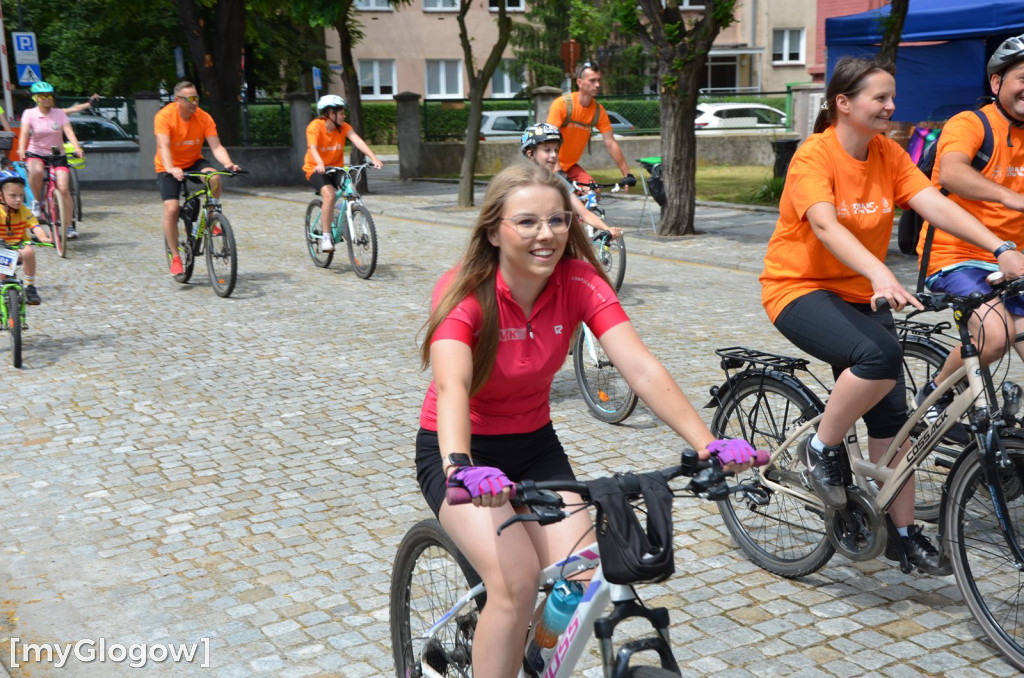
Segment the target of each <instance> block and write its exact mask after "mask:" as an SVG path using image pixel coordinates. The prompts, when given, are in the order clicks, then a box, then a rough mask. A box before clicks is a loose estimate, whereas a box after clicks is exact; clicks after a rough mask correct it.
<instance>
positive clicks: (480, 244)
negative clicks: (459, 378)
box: [420, 162, 610, 395]
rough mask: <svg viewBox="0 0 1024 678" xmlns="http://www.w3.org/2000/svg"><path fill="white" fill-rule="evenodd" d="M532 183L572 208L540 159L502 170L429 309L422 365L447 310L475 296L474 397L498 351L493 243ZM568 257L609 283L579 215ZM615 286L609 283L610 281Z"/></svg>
mask: <svg viewBox="0 0 1024 678" xmlns="http://www.w3.org/2000/svg"><path fill="white" fill-rule="evenodd" d="M527 186H548V187H550V188H553V189H555V190H557V191H558V192H559V194H560V195H561V197H562V208H563V209H564V210H566V211H567V212H572V202H571V201H570V199H569V193H568V192H567V191H566V189H565V184H564V183H563V182H562V180H561V179H559V178H558V177H557V176H555V175H554V174H553V173H552V172H550V171H549V170H548V169H547V168H545V167H541V166H540V165H537V164H535V163H532V162H530V163H526V162H523V163H519V164H517V165H512V166H511V167H508V168H506V169H504V170H502V171H501V172H499V173H498V174H497V175H496V176H495V177H494V178H493V179H492V180H491V183H490V185H489V186H488V187H487V193H486V194H485V195H484V204H483V206H482V207H481V208H480V215H479V216H478V217H477V219H476V224H475V225H474V227H473V233H472V234H471V235H470V238H469V245H468V246H467V247H466V251H465V253H463V255H462V258H461V259H460V260H459V264H458V265H457V269H456V273H455V276H454V278H453V280H452V281H451V283H450V284H449V285H448V288H447V289H446V290H445V292H444V294H443V295H442V296H441V298H440V299H439V300H438V302H437V306H436V307H435V308H434V310H433V311H431V313H430V318H429V319H428V320H427V323H426V328H427V331H426V337H425V339H424V341H423V345H422V346H421V347H420V359H421V363H422V366H423V369H426V368H427V367H429V366H430V343H431V340H432V339H433V337H434V333H435V332H436V331H437V328H438V327H439V326H440V325H441V323H442V322H443V321H444V319H445V318H447V317H448V314H449V313H451V312H452V309H454V308H455V307H456V306H458V304H459V303H460V302H462V300H463V299H465V298H466V297H468V296H470V295H474V296H476V299H477V302H478V303H479V304H480V310H481V312H482V315H483V326H482V327H481V331H480V334H479V336H478V337H477V342H476V346H474V347H473V381H472V384H471V386H470V395H475V394H476V393H477V391H479V390H480V389H481V388H482V387H483V385H484V384H486V383H487V380H488V379H489V378H490V376H491V370H493V369H494V360H495V356H496V355H497V352H498V301H497V297H496V296H495V290H494V288H495V281H496V278H497V273H498V254H499V250H498V248H497V247H496V246H494V245H492V244H491V241H490V236H491V235H493V234H494V233H495V232H496V231H497V230H498V227H499V226H500V224H501V216H502V213H503V212H504V211H505V203H506V202H507V201H508V199H509V196H511V195H512V194H513V193H515V192H516V191H518V190H519V189H521V188H525V187H527ZM562 256H563V257H568V258H570V259H583V260H585V261H589V262H590V263H591V264H592V265H593V266H594V268H595V269H597V272H598V274H599V275H600V276H601V277H602V278H604V280H605V281H606V282H608V276H607V275H605V272H604V269H603V268H602V267H601V265H600V264H598V263H597V260H596V259H595V258H594V249H593V246H592V245H591V243H590V240H589V239H588V238H587V235H586V233H585V232H584V230H583V225H582V224H581V223H580V221H579V219H576V218H574V219H573V220H572V225H571V226H570V228H569V239H568V241H567V242H566V245H565V252H564V254H563V255H562ZM609 284H610V283H609Z"/></svg>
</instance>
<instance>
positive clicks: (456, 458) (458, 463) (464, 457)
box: [444, 452, 473, 477]
mask: <svg viewBox="0 0 1024 678" xmlns="http://www.w3.org/2000/svg"><path fill="white" fill-rule="evenodd" d="M472 465H473V460H472V459H470V458H469V455H468V454H463V453H462V452H452V453H451V454H449V455H448V461H447V462H446V463H445V465H444V474H445V476H446V477H447V476H448V469H450V468H452V467H453V466H454V467H457V468H461V467H463V466H472Z"/></svg>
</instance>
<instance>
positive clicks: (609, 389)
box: [572, 325, 637, 424]
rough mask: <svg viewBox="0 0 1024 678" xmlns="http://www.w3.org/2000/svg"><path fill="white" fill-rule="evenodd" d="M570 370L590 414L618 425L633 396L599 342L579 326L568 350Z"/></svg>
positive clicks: (629, 409) (629, 410) (632, 405)
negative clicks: (571, 346) (569, 351)
mask: <svg viewBox="0 0 1024 678" xmlns="http://www.w3.org/2000/svg"><path fill="white" fill-rule="evenodd" d="M572 369H573V372H574V373H575V374H576V383H577V384H579V387H580V392H581V393H583V402H585V403H586V404H587V408H588V409H589V410H590V413H591V414H592V415H594V416H595V417H597V418H598V419H600V420H601V421H603V422H605V423H608V424H621V423H622V422H624V421H625V420H626V419H628V418H629V415H631V414H633V410H634V409H635V408H636V403H637V396H636V394H635V393H633V389H631V388H630V387H629V384H627V383H626V380H625V379H624V378H623V376H622V375H621V374H619V371H618V370H617V369H615V366H614V365H612V363H611V361H610V360H609V359H608V355H607V354H606V353H605V352H604V349H603V348H601V344H600V342H598V341H597V338H596V337H594V335H593V333H592V332H589V331H587V330H585V328H584V326H583V325H581V326H580V329H579V331H578V332H577V333H576V342H575V344H574V346H573V350H572Z"/></svg>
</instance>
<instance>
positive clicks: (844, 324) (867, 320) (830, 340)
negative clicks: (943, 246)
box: [775, 290, 907, 438]
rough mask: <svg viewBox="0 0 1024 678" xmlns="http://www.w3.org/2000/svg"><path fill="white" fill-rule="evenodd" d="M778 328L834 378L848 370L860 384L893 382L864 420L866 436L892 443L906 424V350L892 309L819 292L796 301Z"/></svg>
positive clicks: (787, 307)
mask: <svg viewBox="0 0 1024 678" xmlns="http://www.w3.org/2000/svg"><path fill="white" fill-rule="evenodd" d="M775 327H776V328H777V329H778V330H779V331H780V332H782V334H783V335H784V336H785V337H786V338H787V339H789V340H790V341H791V342H793V344H794V345H795V346H796V347H797V348H799V349H800V350H802V351H805V352H807V353H809V354H811V355H812V356H814V357H815V358H817V359H819V360H823V361H825V362H827V363H828V364H829V365H831V366H832V374H833V376H835V377H836V378H838V377H839V375H840V374H842V372H843V370H846V369H847V368H849V369H850V371H851V372H853V374H854V375H855V376H857V377H860V378H861V379H895V380H896V385H895V386H894V387H893V389H892V390H891V391H890V392H889V393H888V395H886V396H885V397H884V398H882V400H880V401H879V402H878V403H877V404H876V405H875V406H874V407H872V408H871V409H870V410H868V412H867V414H865V415H864V423H865V424H866V425H867V429H868V435H869V436H871V437H872V438H891V437H893V436H894V435H896V434H897V433H898V432H899V430H900V428H901V427H902V426H903V424H904V423H906V421H907V391H906V386H905V382H904V379H903V350H902V348H901V347H900V341H899V338H898V336H897V334H896V324H895V322H894V321H893V318H892V312H890V311H889V309H886V310H884V311H872V310H871V305H870V304H851V303H850V302H847V301H843V300H842V299H840V298H839V295H837V294H835V293H834V292H827V291H825V290H815V291H813V292H809V293H807V294H805V295H804V296H802V297H798V298H797V299H794V300H793V301H791V302H790V303H789V304H787V305H786V307H785V308H784V309H782V312H781V313H780V314H779V316H778V317H777V318H776V319H775Z"/></svg>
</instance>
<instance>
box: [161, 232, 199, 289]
mask: <svg viewBox="0 0 1024 678" xmlns="http://www.w3.org/2000/svg"><path fill="white" fill-rule="evenodd" d="M178 221H179V222H180V225H179V227H178V256H179V257H181V269H182V271H181V273H180V274H178V275H176V276H174V280H175V281H176V282H179V283H181V284H182V285H184V284H185V283H187V282H188V281H189V280H190V279H191V278H192V272H193V271H194V270H195V267H196V258H195V255H194V254H193V253H192V243H191V242H190V240H191V237H190V236H189V235H188V234H189V233H191V232H192V222H191V221H189V220H188V219H186V218H185V217H184V215H182V216H180V217H179V218H178ZM164 252H166V253H167V264H168V265H169V264H170V263H171V258H172V257H173V256H174V255H173V254H172V252H171V248H169V247H168V246H167V239H166V238H164Z"/></svg>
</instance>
